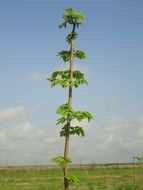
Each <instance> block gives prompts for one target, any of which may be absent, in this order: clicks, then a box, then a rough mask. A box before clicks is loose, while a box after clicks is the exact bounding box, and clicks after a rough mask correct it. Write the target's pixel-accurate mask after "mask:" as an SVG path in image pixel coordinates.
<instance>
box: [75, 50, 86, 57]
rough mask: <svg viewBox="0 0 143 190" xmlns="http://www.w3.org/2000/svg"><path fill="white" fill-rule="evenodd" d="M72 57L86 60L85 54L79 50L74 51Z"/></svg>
mask: <svg viewBox="0 0 143 190" xmlns="http://www.w3.org/2000/svg"><path fill="white" fill-rule="evenodd" d="M74 56H75V57H77V58H78V59H86V53H85V52H84V51H81V50H76V51H75V53H74Z"/></svg>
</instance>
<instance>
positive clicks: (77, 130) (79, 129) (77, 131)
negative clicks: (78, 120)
mask: <svg viewBox="0 0 143 190" xmlns="http://www.w3.org/2000/svg"><path fill="white" fill-rule="evenodd" d="M75 134H76V135H78V136H81V137H85V133H84V130H83V128H82V127H79V126H76V127H70V135H75Z"/></svg>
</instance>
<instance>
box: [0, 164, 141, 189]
mask: <svg viewBox="0 0 143 190" xmlns="http://www.w3.org/2000/svg"><path fill="white" fill-rule="evenodd" d="M62 173H63V172H62V170H61V169H59V168H57V167H56V168H53V167H9V168H0V189H1V190H62V189H63V183H62V181H63V174H62ZM71 173H72V174H73V175H78V176H80V178H81V180H82V182H83V183H82V184H80V185H76V184H75V185H71V186H70V189H71V190H143V167H142V165H120V164H118V165H106V166H96V165H89V166H76V167H75V166H74V167H72V168H71Z"/></svg>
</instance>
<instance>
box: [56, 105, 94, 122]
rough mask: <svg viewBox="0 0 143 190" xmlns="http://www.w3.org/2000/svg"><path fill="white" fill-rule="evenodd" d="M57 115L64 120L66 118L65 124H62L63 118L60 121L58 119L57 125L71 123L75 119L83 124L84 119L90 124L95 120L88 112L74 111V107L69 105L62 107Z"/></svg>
mask: <svg viewBox="0 0 143 190" xmlns="http://www.w3.org/2000/svg"><path fill="white" fill-rule="evenodd" d="M56 113H57V114H59V115H62V118H65V119H64V122H62V120H61V118H60V120H59V119H58V123H57V124H60V123H65V122H69V121H72V120H74V119H75V120H77V121H79V122H81V121H82V120H84V119H87V120H88V122H90V120H91V119H93V117H92V115H91V113H89V112H87V111H74V110H73V109H72V107H71V106H69V105H68V103H66V104H63V105H61V106H60V107H59V108H58V109H57V111H56Z"/></svg>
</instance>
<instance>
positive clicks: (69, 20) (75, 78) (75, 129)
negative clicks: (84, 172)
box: [48, 8, 93, 190]
mask: <svg viewBox="0 0 143 190" xmlns="http://www.w3.org/2000/svg"><path fill="white" fill-rule="evenodd" d="M63 20H64V22H63V23H62V24H61V25H59V28H67V27H68V26H71V31H70V33H69V34H68V35H67V36H66V42H67V43H68V44H69V50H62V51H60V52H58V56H59V58H61V59H62V60H63V62H68V63H69V69H68V70H62V71H54V72H53V73H52V75H51V77H50V78H48V80H49V81H50V82H51V87H53V86H56V85H60V86H61V87H62V88H68V101H67V103H65V104H63V105H61V106H60V107H59V108H58V109H57V111H56V113H57V114H59V115H60V116H61V117H60V118H59V119H58V120H57V125H59V124H60V125H63V126H62V128H61V131H60V136H61V137H64V138H65V147H64V155H63V156H57V157H55V158H53V159H52V160H53V161H54V162H56V163H57V164H59V165H60V166H62V167H63V173H64V190H69V183H76V184H78V183H80V180H79V179H78V178H77V177H76V176H73V175H71V174H69V172H68V165H69V164H70V163H72V161H71V160H70V159H69V142H70V135H78V136H81V137H84V136H85V134H84V129H83V127H81V126H77V125H76V126H73V124H72V121H73V120H76V121H78V122H81V121H82V120H85V119H87V120H88V121H90V120H91V119H93V117H92V115H91V114H90V113H89V112H87V111H75V110H74V109H73V107H72V92H73V88H78V87H79V86H80V85H84V84H87V81H86V80H85V78H84V74H83V73H82V72H80V71H79V70H74V58H78V59H80V60H81V59H85V58H86V54H85V52H83V51H81V50H76V49H75V47H74V45H75V44H74V42H75V40H76V39H77V37H78V34H77V32H76V30H77V29H78V28H79V26H81V25H82V24H83V21H84V15H83V14H82V13H78V12H75V11H74V10H73V9H71V8H68V9H66V12H65V13H64V14H63Z"/></svg>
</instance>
